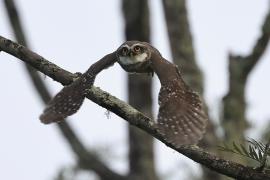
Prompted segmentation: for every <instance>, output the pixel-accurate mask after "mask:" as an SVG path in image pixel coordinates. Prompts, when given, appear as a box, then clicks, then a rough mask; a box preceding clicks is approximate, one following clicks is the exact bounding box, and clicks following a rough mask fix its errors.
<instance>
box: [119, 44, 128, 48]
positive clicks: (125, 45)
mask: <svg viewBox="0 0 270 180" xmlns="http://www.w3.org/2000/svg"><path fill="white" fill-rule="evenodd" d="M123 47H126V48H128V49H130V47H129V46H128V45H127V44H124V45H122V46H121V47H120V48H123Z"/></svg>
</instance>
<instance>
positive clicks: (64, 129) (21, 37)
mask: <svg viewBox="0 0 270 180" xmlns="http://www.w3.org/2000/svg"><path fill="white" fill-rule="evenodd" d="M4 2H5V7H6V10H7V14H8V17H9V21H10V23H11V26H12V28H13V31H14V34H15V37H16V39H17V41H18V42H19V43H20V44H23V45H25V46H28V45H27V44H28V43H27V40H26V37H25V33H24V31H23V27H22V24H21V21H20V18H19V15H18V11H17V8H16V5H15V3H14V1H13V0H5V1H4ZM25 67H26V71H27V73H28V75H29V76H30V78H31V81H32V83H33V84H34V87H35V89H36V91H37V92H38V93H39V95H40V97H41V99H42V101H43V102H44V103H45V104H46V103H48V102H49V100H50V99H51V98H52V96H51V95H50V93H49V91H48V89H47V87H46V85H45V83H44V82H43V80H42V78H41V77H40V75H39V74H38V72H37V71H36V69H34V68H33V67H32V66H30V65H27V64H25ZM57 127H58V129H59V130H60V132H61V133H62V135H63V137H64V138H65V139H66V140H67V142H68V143H69V145H70V147H71V149H72V150H73V152H74V153H75V154H76V156H77V159H78V161H79V164H80V165H81V166H82V167H83V168H84V169H88V170H94V171H95V172H96V173H97V174H98V175H99V176H100V177H101V178H102V179H121V178H122V176H120V175H118V174H116V173H114V172H113V171H112V170H111V169H109V168H108V167H107V166H106V165H105V164H103V162H102V161H101V160H100V159H99V158H98V157H96V156H97V155H96V154H92V153H90V152H88V151H87V149H86V148H85V146H84V145H83V143H82V142H81V141H80V140H79V138H78V136H77V135H76V134H75V132H74V131H73V129H72V128H71V126H70V125H69V124H68V123H67V122H64V121H63V122H62V123H58V124H57Z"/></svg>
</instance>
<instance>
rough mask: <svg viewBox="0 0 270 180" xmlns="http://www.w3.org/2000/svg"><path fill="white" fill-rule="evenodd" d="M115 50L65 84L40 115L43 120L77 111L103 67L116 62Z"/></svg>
mask: <svg viewBox="0 0 270 180" xmlns="http://www.w3.org/2000/svg"><path fill="white" fill-rule="evenodd" d="M116 60H117V58H116V54H115V52H113V53H111V54H108V55H106V56H104V57H103V58H102V59H101V60H99V61H97V62H96V63H94V64H93V65H92V66H90V68H89V69H88V70H87V71H86V72H85V73H84V74H82V75H81V76H80V77H79V78H78V79H76V80H75V81H74V82H73V83H71V84H70V85H68V86H65V87H64V88H63V89H62V90H61V91H60V92H59V93H58V94H57V95H56V96H55V97H54V98H53V99H52V100H51V101H50V102H49V103H48V104H47V107H46V108H45V110H44V111H43V114H41V116H40V120H41V122H43V123H44V124H49V123H52V122H59V121H62V120H64V118H66V117H67V116H70V115H72V114H74V113H76V112H77V111H78V110H79V109H80V107H81V105H82V104H83V101H84V98H85V95H86V90H87V89H88V88H90V87H91V86H92V85H93V83H94V81H95V77H96V75H97V74H98V73H99V72H101V71H102V70H103V69H106V68H108V67H110V66H112V65H113V64H114V63H115V62H116Z"/></svg>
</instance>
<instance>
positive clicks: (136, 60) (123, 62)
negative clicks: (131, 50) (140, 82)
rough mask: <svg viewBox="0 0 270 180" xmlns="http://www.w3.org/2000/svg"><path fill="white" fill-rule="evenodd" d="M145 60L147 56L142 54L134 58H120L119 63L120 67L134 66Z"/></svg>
mask: <svg viewBox="0 0 270 180" xmlns="http://www.w3.org/2000/svg"><path fill="white" fill-rule="evenodd" d="M146 60H147V54H146V53H142V54H138V55H136V56H120V57H119V63H120V64H121V65H134V64H137V63H141V62H144V61H146Z"/></svg>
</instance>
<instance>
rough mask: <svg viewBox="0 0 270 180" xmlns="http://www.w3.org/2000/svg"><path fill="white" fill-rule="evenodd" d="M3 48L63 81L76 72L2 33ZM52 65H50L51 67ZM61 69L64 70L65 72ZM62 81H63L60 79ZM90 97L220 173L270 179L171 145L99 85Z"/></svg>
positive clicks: (148, 121)
mask: <svg viewBox="0 0 270 180" xmlns="http://www.w3.org/2000/svg"><path fill="white" fill-rule="evenodd" d="M0 49H1V50H2V51H4V52H6V53H8V54H11V55H13V56H15V57H17V58H19V59H21V60H22V61H24V62H26V63H28V64H30V65H33V66H34V67H35V68H37V70H38V71H40V72H42V73H44V74H46V75H48V74H50V75H51V76H50V77H52V78H53V79H54V80H56V81H59V82H61V83H62V84H67V82H72V80H73V78H74V77H75V75H74V74H72V73H70V72H68V71H65V70H63V69H61V68H60V67H58V66H56V65H54V64H53V63H51V62H49V61H48V60H45V59H44V58H43V57H41V56H39V55H38V54H36V53H34V52H32V51H30V50H29V49H27V48H26V47H24V46H22V45H19V44H17V43H15V42H13V41H11V40H9V39H6V38H4V37H2V36H0ZM48 64H50V66H48ZM55 67H57V68H58V71H57V72H55V73H53V74H52V73H51V72H53V69H54V68H55ZM59 71H61V72H64V73H63V74H61V73H59ZM61 80H62V81H61ZM87 98H89V99H90V100H92V101H93V102H95V103H97V104H99V105H100V106H102V107H104V108H106V109H108V110H110V111H112V112H114V113H115V114H117V115H118V116H120V117H122V118H123V119H125V120H126V121H128V122H129V123H130V124H132V125H134V126H136V127H138V128H140V129H142V130H144V131H146V132H147V133H149V134H151V135H152V136H154V137H155V138H157V139H158V140H160V141H161V142H163V143H164V144H166V145H167V146H169V147H171V148H172V149H174V150H176V151H178V152H179V153H181V154H183V155H185V156H187V157H188V158H190V159H192V160H194V161H196V162H198V163H200V164H203V165H205V166H206V167H208V168H210V169H212V170H214V171H217V172H219V173H221V174H224V175H227V176H230V177H233V178H237V179H243V180H248V179H253V180H265V179H270V175H269V174H265V173H263V172H257V171H256V170H254V169H253V168H252V167H247V166H244V165H241V164H238V163H235V162H232V161H228V160H224V159H221V158H219V157H217V156H215V155H212V154H210V153H208V152H206V151H204V150H202V149H200V148H199V147H196V146H182V147H180V148H176V147H174V146H173V145H172V144H170V143H168V142H166V141H165V140H164V139H163V137H162V136H161V135H160V134H158V133H157V130H156V126H155V123H154V121H153V120H152V119H150V118H148V117H146V116H144V115H143V114H142V113H140V112H139V111H137V110H136V109H134V108H133V107H131V106H130V105H128V104H126V103H125V102H123V101H121V100H119V99H117V98H116V97H114V96H112V95H110V94H109V93H107V92H105V91H102V90H101V89H99V88H97V87H94V86H93V87H92V88H91V89H89V91H88V94H87Z"/></svg>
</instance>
